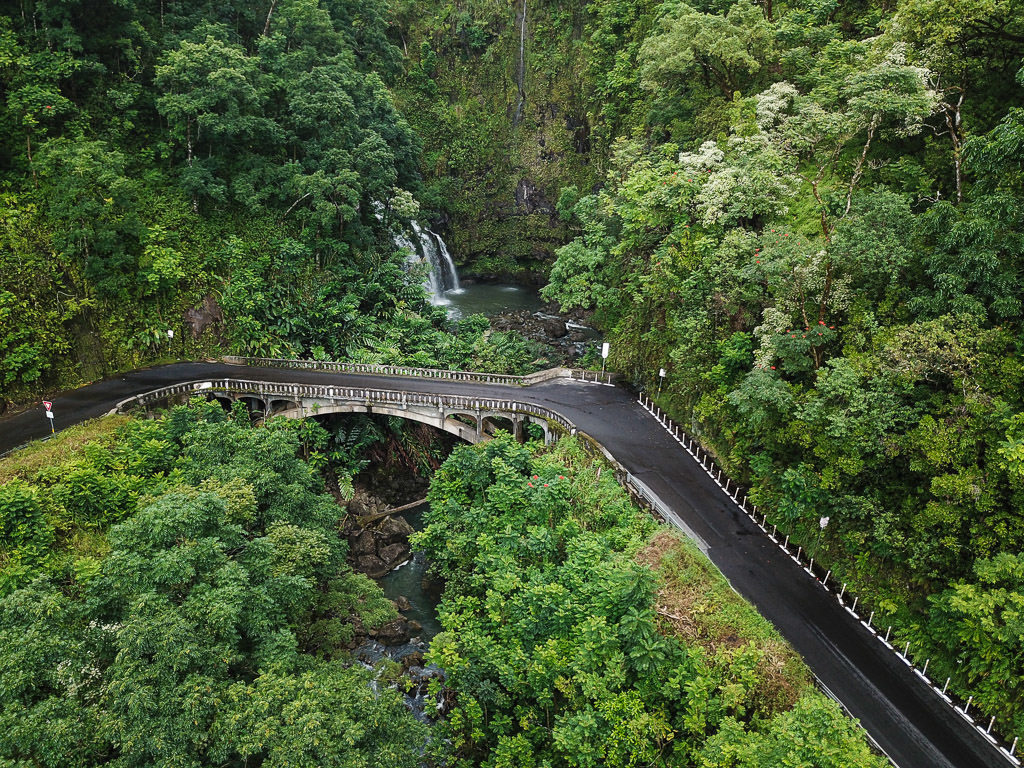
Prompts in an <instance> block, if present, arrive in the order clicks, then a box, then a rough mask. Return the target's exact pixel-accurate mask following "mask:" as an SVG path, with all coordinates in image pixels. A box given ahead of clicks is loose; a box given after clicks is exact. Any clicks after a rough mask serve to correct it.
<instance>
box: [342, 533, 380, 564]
mask: <svg viewBox="0 0 1024 768" xmlns="http://www.w3.org/2000/svg"><path fill="white" fill-rule="evenodd" d="M348 542H349V546H350V547H351V548H352V554H353V555H354V556H355V557H356V558H358V557H359V556H360V555H372V554H374V553H376V551H377V540H376V537H374V535H373V532H372V531H360V532H359V533H357V534H355V535H354V536H349V537H348Z"/></svg>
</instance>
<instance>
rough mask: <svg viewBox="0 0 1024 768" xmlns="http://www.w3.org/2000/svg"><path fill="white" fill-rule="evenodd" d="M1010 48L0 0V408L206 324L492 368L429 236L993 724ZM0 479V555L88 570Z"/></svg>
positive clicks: (1016, 68)
mask: <svg viewBox="0 0 1024 768" xmlns="http://www.w3.org/2000/svg"><path fill="white" fill-rule="evenodd" d="M1022 64H1024V16H1022V15H1021V14H1020V10H1019V8H1018V7H1017V4H1016V3H1014V2H1012V0H852V1H851V2H843V1H841V0H688V2H681V1H680V0H665V1H662V0H589V1H587V2H584V1H582V0H581V2H579V3H570V4H566V3H561V2H553V1H552V0H515V2H513V3H511V4H509V3H497V2H494V1H493V0H459V2H456V3H450V4H441V3H433V2H427V0H392V2H390V3H389V4H385V2H384V0H358V1H357V0H266V1H265V2H263V3H259V4H257V3H253V2H249V1H248V0H224V1H223V2H218V3H213V2H198V3H187V2H181V0H160V2H149V3H144V2H131V1H130V0H89V2H85V0H67V1H66V2H60V3H54V2H44V1H43V0H20V1H19V2H18V3H14V2H11V1H10V0H8V2H0V93H2V104H0V126H2V128H3V130H2V132H0V407H3V405H4V404H5V402H6V401H7V400H17V399H25V398H28V397H30V396H32V395H37V394H38V393H39V392H40V391H41V390H43V389H44V388H46V387H53V386H57V385H71V384H75V383H80V382H82V381H85V380H89V379H91V378H95V377H96V376H98V375H101V374H104V373H107V372H110V371H113V370H118V369H123V368H127V367H133V366H137V365H140V364H143V363H146V362H151V361H154V360H158V359H164V358H171V357H196V356H200V355H203V354H208V353H211V352H215V351H235V352H242V353H251V354H266V355H302V356H309V357H334V358H347V359H354V360H360V361H381V362H404V363H411V364H419V365H432V364H437V365H452V366H459V367H473V368H484V369H491V370H497V369H520V370H522V369H524V368H525V367H526V366H527V365H528V364H529V362H530V361H531V360H532V358H533V357H534V355H533V354H532V353H531V352H530V350H529V349H528V348H527V347H526V346H525V345H524V344H523V343H522V342H521V341H520V340H518V339H516V338H514V337H511V336H506V335H502V334H491V333H489V331H488V328H487V323H486V321H484V320H483V319H481V318H474V319H470V320H468V321H466V322H464V323H463V324H462V327H461V328H459V329H457V332H456V333H455V334H454V335H453V334H450V333H448V332H447V330H448V322H447V320H446V318H445V316H444V314H443V312H442V311H441V310H440V309H437V308H433V307H431V306H430V305H429V304H428V303H427V302H426V300H425V297H424V292H423V290H422V288H421V286H420V284H419V280H418V277H417V276H416V275H412V276H408V275H407V274H406V272H405V270H404V269H403V257H402V256H401V255H400V254H396V253H395V248H394V244H393V237H394V235H395V234H396V232H397V231H398V230H399V229H400V228H401V227H402V226H404V225H405V223H406V222H408V221H409V220H410V219H413V218H416V217H421V218H423V219H425V220H427V219H429V220H431V221H434V222H435V223H437V224H447V225H448V226H449V228H450V229H449V230H448V233H449V234H450V235H451V237H450V240H451V241H452V242H453V243H454V244H455V246H456V247H455V250H456V253H457V255H458V257H459V258H461V259H462V260H464V261H466V262H467V266H468V267H469V269H470V270H472V271H475V272H478V273H481V274H497V273H510V274H517V275H530V276H533V277H540V276H542V275H545V276H546V273H547V271H548V269H549V267H550V285H549V287H548V288H547V289H546V294H545V295H546V296H547V297H548V298H550V299H552V300H555V301H558V302H559V303H561V304H562V305H563V306H564V307H577V306H578V307H587V308H593V309H594V310H595V311H596V315H595V318H596V322H597V323H598V324H599V325H600V326H601V327H602V328H603V329H604V330H605V331H606V332H607V334H608V338H609V340H610V341H611V344H612V359H611V364H612V366H613V367H616V368H618V369H619V370H621V371H624V372H626V373H627V375H628V376H629V377H630V378H632V379H633V380H634V381H635V382H637V383H640V384H644V383H647V384H649V383H650V382H651V381H652V380H653V378H654V376H655V375H656V373H657V371H658V369H659V368H660V367H665V368H666V369H667V372H668V378H667V380H666V382H665V386H664V388H663V390H662V393H661V402H662V405H663V406H664V407H666V408H667V409H668V410H669V411H670V412H671V413H673V414H674V415H675V416H676V417H677V418H678V419H679V420H680V421H681V422H683V423H685V424H688V425H689V427H690V429H691V431H692V432H694V433H695V434H697V435H699V436H700V438H701V440H702V441H703V442H704V443H705V445H707V446H708V447H709V448H711V449H712V450H713V451H714V452H716V453H717V455H718V456H719V458H720V460H721V461H722V462H723V463H724V464H725V465H726V466H727V467H728V468H729V469H730V470H731V472H732V473H733V474H734V476H736V477H737V478H739V479H741V480H743V482H744V483H745V484H746V485H748V486H750V487H751V489H752V492H751V495H752V498H754V499H755V500H756V501H757V503H758V504H759V505H760V506H761V508H762V509H763V510H765V511H767V512H768V513H769V514H770V515H771V519H772V521H773V522H777V523H778V524H779V526H780V528H781V529H782V530H783V531H785V532H786V533H789V534H791V535H792V536H793V538H794V540H795V541H797V542H799V543H801V544H803V545H804V546H808V547H812V548H813V549H814V553H815V555H816V557H817V559H818V560H819V562H824V563H826V564H827V566H828V567H831V568H832V569H833V571H834V573H836V574H837V576H838V578H840V579H842V580H844V581H848V582H850V584H851V588H852V589H854V590H856V591H857V593H858V594H859V595H860V596H861V599H862V601H863V602H864V603H866V604H868V605H870V607H871V608H872V609H874V610H875V611H876V613H877V617H878V618H877V619H876V620H877V621H883V622H892V623H893V624H894V625H896V627H897V632H898V633H899V634H900V636H901V637H906V638H907V639H910V640H912V641H913V643H914V647H915V648H916V649H918V650H917V653H918V655H920V656H922V657H931V659H932V662H931V668H930V669H931V672H932V673H933V674H934V675H935V676H936V677H940V678H941V677H943V676H945V675H947V674H949V675H952V676H953V679H954V681H955V682H954V686H953V687H954V689H955V690H956V691H957V692H959V693H961V694H963V695H964V696H965V697H966V696H967V695H972V696H973V697H974V701H975V702H976V704H977V705H979V706H980V707H981V709H982V710H983V711H985V712H987V713H989V714H993V715H996V716H997V717H998V718H999V721H1000V725H1001V726H1002V727H1003V728H1004V730H1005V731H1006V732H1007V733H1011V734H1015V733H1022V734H1024V661H1022V659H1024V629H1022V628H1021V623H1020V620H1019V616H1020V612H1021V608H1022V606H1024V596H1022V595H1024V556H1022V555H1021V552H1022V551H1024V514H1022V513H1024V399H1022V396H1021V394H1020V393H1021V391H1022V388H1021V385H1022V383H1024V381H1022V379H1024V370H1022V367H1021V365H1020V362H1019V356H1020V353H1021V352H1022V351H1024V345H1022V343H1021V330H1022V329H1021V311H1022V307H1021V301H1020V294H1021V288H1020V286H1021V267H1020V264H1021V257H1022V255H1024V238H1022V234H1021V232H1022V226H1024V206H1022V196H1024V106H1022V104H1024V74H1022V69H1021V67H1022ZM559 246H561V247H559ZM556 250H557V260H556V261H555V262H554V264H553V265H551V264H550V257H551V256H552V254H553V253H554V252H555V251H556ZM168 330H173V331H175V336H174V337H173V339H169V337H168V335H167V331H168ZM133 439H134V438H133ZM140 439H141V438H140ZM147 439H148V438H147ZM140 450H141V449H140ZM76 461H77V460H76ZM83 471H85V470H83ZM89 471H94V473H100V475H102V472H105V471H106V470H101V469H99V468H95V467H94V468H93V470H89ZM117 471H118V472H120V473H122V474H123V477H122V476H121V475H118V477H116V478H113V479H111V478H109V477H107V478H106V479H105V480H103V482H102V483H101V484H100V485H99V486H97V487H98V488H104V489H107V490H108V491H109V492H110V493H113V494H115V495H114V498H118V499H119V498H122V496H118V495H116V494H122V495H123V494H126V493H128V492H129V490H130V489H131V488H134V487H135V486H134V485H133V484H135V483H139V484H141V485H140V487H141V486H145V484H146V483H145V482H144V481H143V480H140V479H139V478H138V477H137V476H135V475H132V473H131V472H130V471H129V470H128V469H118V470H117ZM104 477H106V476H105V475H104ZM93 480H95V478H93V479H92V480H90V481H89V482H93ZM83 482H84V481H83ZM96 482H99V481H98V480H96ZM122 483H124V484H126V485H123V486H122ZM16 487H21V486H17V485H16ZM106 492H107V491H103V493H106ZM26 493H28V492H27V491H26ZM95 493H96V494H97V495H98V497H101V493H100V491H95ZM69 498H70V497H69ZM125 498H127V497H125ZM58 501H59V500H58ZM18 503H19V504H20V505H21V506H19V507H18V508H19V509H22V510H23V511H22V512H19V513H18V515H22V514H23V515H25V516H26V517H25V519H24V521H23V523H19V524H18V526H15V527H11V528H10V530H9V531H6V530H5V536H13V537H20V538H17V546H16V547H15V549H12V550H11V551H15V550H16V551H17V553H19V554H17V557H16V558H15V559H13V560H12V561H11V563H10V564H5V569H6V568H7V567H8V565H10V568H11V569H12V570H10V572H9V573H10V574H12V575H10V576H9V578H12V579H15V580H17V583H18V584H20V583H21V581H20V579H21V578H22V577H21V576H18V575H17V573H19V571H17V569H19V568H27V569H29V570H27V571H25V573H27V574H32V573H37V572H38V573H43V574H45V575H46V577H47V578H56V577H57V575H58V574H64V576H63V578H72V577H71V576H69V575H68V573H69V572H68V570H67V569H68V568H72V572H73V566H74V564H75V563H76V562H78V561H79V560H82V562H83V563H84V564H85V565H84V566H81V567H84V568H85V569H86V571H88V569H89V568H91V567H93V565H90V563H91V560H89V558H90V557H93V558H96V559H97V561H99V560H102V557H101V555H102V551H103V547H105V546H107V545H106V544H103V541H102V537H97V535H95V534H94V527H90V526H92V525H93V524H92V523H90V524H88V525H85V526H84V527H80V528H79V527H75V526H76V525H77V523H75V522H74V521H75V520H76V519H77V518H76V517H74V516H75V515H80V516H84V517H82V518H81V519H82V520H86V521H88V520H89V519H91V518H90V517H89V515H95V514H99V513H97V512H95V510H93V511H91V512H90V511H89V510H90V509H91V508H88V507H86V508H84V510H83V511H74V512H68V514H69V515H71V516H72V517H69V518H68V519H67V520H58V519H56V518H52V517H50V518H48V519H50V520H52V521H53V526H52V527H51V528H47V527H46V526H45V525H44V526H42V527H38V526H36V524H35V523H34V522H32V521H38V520H39V519H41V518H39V514H41V513H40V512H39V511H38V510H35V511H33V509H34V508H33V506H32V504H30V503H28V502H25V503H24V504H22V502H18ZM55 503H56V502H55ZM60 503H63V502H60ZM72 506H74V503H73V504H72ZM48 514H49V513H48ZM102 514H103V515H105V514H106V513H105V512H104V513H102ZM115 517H116V514H115ZM823 517H828V518H829V520H830V522H829V524H828V527H827V528H826V529H825V530H824V532H823V533H822V534H821V535H820V537H819V536H818V526H819V520H820V519H822V518H823ZM12 519H13V518H12ZM19 519H20V518H19ZM109 522H110V523H113V522H116V520H114V519H112V520H110V521H109ZM5 525H6V523H5ZM68 526H70V527H68ZM37 528H38V530H37ZM47 531H49V532H47ZM68 536H72V537H73V538H75V540H76V541H78V542H80V544H81V546H83V547H84V548H85V549H83V550H82V551H83V552H84V553H89V552H92V551H93V548H99V549H97V550H96V552H94V553H93V554H91V555H87V554H83V555H82V557H77V556H75V557H72V556H71V555H69V554H68V552H69V551H74V547H73V546H72V545H71V544H69V543H68V540H67V538H66V537H68ZM12 541H13V539H12ZM6 546H8V545H5V547H6ZM75 546H77V545H75ZM6 551H7V550H6V549H5V552H6ZM62 553H63V554H62ZM5 573H7V571H6V570H5ZM83 573H84V571H83ZM5 578H7V577H5ZM75 578H77V577H75ZM12 583H13V582H12ZM76 610H77V609H76ZM75 615H78V614H75ZM83 615H84V614H83ZM83 620H84V619H83ZM19 695H20V694H19ZM54 706H56V705H54ZM474 717H475V715H474ZM501 727H504V726H501ZM495 734H499V731H493V733H492V732H490V731H487V732H481V734H479V735H477V734H472V739H471V740H470V741H467V742H466V743H467V744H472V745H475V746H474V747H473V748H474V749H480V750H484V749H487V748H489V747H486V746H484V745H487V744H491V743H495V744H496V743H497V741H496V740H495V739H496V738H497V736H496V735H495ZM499 735H500V734H499ZM523 737H524V738H526V736H525V734H523ZM489 740H491V741H489ZM530 749H531V750H532V749H538V750H539V751H540V753H543V754H548V752H545V750H547V749H549V747H547V746H544V745H538V744H533V743H531V746H530ZM551 749H554V747H551ZM467 754H468V753H467ZM474 754H476V753H474ZM481 754H482V752H481Z"/></svg>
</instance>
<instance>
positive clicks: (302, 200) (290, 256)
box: [0, 0, 534, 406]
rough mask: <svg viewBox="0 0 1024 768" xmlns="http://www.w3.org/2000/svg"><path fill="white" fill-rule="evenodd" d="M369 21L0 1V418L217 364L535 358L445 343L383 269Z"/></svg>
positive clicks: (392, 113) (398, 269) (389, 121)
mask: <svg viewBox="0 0 1024 768" xmlns="http://www.w3.org/2000/svg"><path fill="white" fill-rule="evenodd" d="M384 14H385V7H384V4H383V3H382V2H378V1H377V0H372V1H371V2H364V1H363V0H360V1H359V2H349V1H348V0H338V1H337V2H335V1H334V0H331V2H317V1H316V0H284V1H283V2H272V3H270V4H269V5H268V4H266V3H251V2H243V1H242V0H239V2H231V3H184V2H166V1H163V0H162V1H161V2H160V3H138V4H136V3H122V2H114V1H113V0H109V1H108V0H102V1H101V2H98V3H97V2H91V1H90V2H62V3H49V2H32V1H29V2H18V3H0V92H2V94H3V102H2V105H0V129H2V130H0V406H2V403H3V401H4V400H5V399H13V398H17V397H24V396H26V395H28V394H31V393H33V392H38V391H39V390H40V389H41V388H43V387H44V386H48V385H55V384H56V385H72V384H77V383H81V382H83V381H88V380H89V379H91V378H95V377H98V376H100V375H102V374H105V373H109V372H110V371H112V370H121V369H124V368H129V367H136V366H138V365H140V364H141V363H144V362H148V361H152V360H154V359H160V358H174V357H196V356H199V355H202V354H207V353H210V352H213V351H219V350H230V351H233V352H236V353H241V354H253V355H266V356H284V357H288V356H296V355H300V356H309V357H320V358H333V359H339V358H345V359H354V360H361V361H365V362H396V363H404V364H413V365H441V366H447V365H451V366H459V367H472V368H488V369H492V370H495V369H519V370H522V369H523V367H524V363H526V362H529V361H530V360H532V359H533V357H534V355H532V354H531V353H530V352H529V351H528V350H527V349H526V348H525V346H524V344H523V343H522V341H521V340H517V339H515V338H513V337H509V336H507V335H503V334H496V335H495V336H494V337H493V338H489V339H488V338H485V334H486V332H487V330H488V327H487V324H486V323H483V324H482V325H481V323H479V322H475V321H470V322H467V323H465V324H464V327H463V328H461V329H459V330H458V332H457V333H456V334H455V335H453V334H450V333H447V332H446V331H447V330H448V321H447V318H446V315H445V313H444V311H443V310H442V309H439V308H435V307H431V306H430V305H429V304H428V303H427V302H426V300H425V294H424V291H423V290H422V287H421V285H420V280H421V277H422V276H421V275H416V274H413V275H411V276H409V275H407V274H406V271H405V269H404V268H403V266H404V256H403V255H401V254H396V251H397V249H396V247H395V245H394V240H393V238H394V236H395V234H396V233H397V232H398V231H399V230H400V229H401V227H403V226H405V225H407V224H408V222H409V220H410V219H412V218H415V217H416V216H417V215H418V211H419V205H418V203H417V202H416V199H415V197H414V194H415V193H416V192H417V191H418V190H419V189H420V182H419V171H418V162H419V156H420V144H419V140H418V138H417V137H416V135H415V134H414V133H413V131H412V130H411V129H410V127H409V125H408V123H407V121H406V120H405V119H404V118H403V117H402V116H401V115H400V114H399V113H398V112H397V111H396V109H395V106H394V104H393V100H392V96H391V93H390V91H389V88H388V83H389V82H392V81H393V80H394V79H395V78H396V77H397V76H398V74H399V73H400V71H401V68H402V67H401V54H400V51H399V49H398V48H397V47H395V46H394V45H393V44H392V43H391V42H390V41H389V39H388V38H387V36H386V30H387V23H386V21H385V19H384ZM168 330H170V331H173V332H174V336H173V338H170V337H169V336H168V333H167V331H168Z"/></svg>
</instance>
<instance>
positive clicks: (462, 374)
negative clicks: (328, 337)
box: [224, 356, 612, 387]
mask: <svg viewBox="0 0 1024 768" xmlns="http://www.w3.org/2000/svg"><path fill="white" fill-rule="evenodd" d="M224 362H226V363H228V364H230V365H247V366H251V367H256V368H285V369H288V370H301V371H334V372H336V373H355V374H365V375H371V376H396V377H413V378H418V379H439V380H443V381H471V382H476V383H478V384H503V385H506V386H512V387H528V386H531V385H532V384H540V383H541V382H544V381H551V380H552V379H574V380H576V381H592V382H597V383H599V384H611V383H612V374H611V373H607V372H604V373H602V372H599V371H587V370H584V369H582V368H550V369H548V370H546V371H538V372H537V373H532V374H530V375H528V376H513V375H510V374H504V373H482V372H480V371H452V370H448V369H445V368H415V367H413V366H408V365H378V364H375V363H347V362H342V361H338V360H291V359H287V358H277V357H239V356H228V357H225V358H224Z"/></svg>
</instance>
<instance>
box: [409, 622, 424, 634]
mask: <svg viewBox="0 0 1024 768" xmlns="http://www.w3.org/2000/svg"><path fill="white" fill-rule="evenodd" d="M422 631H423V625H422V624H420V623H419V622H418V621H416V619H409V632H410V633H411V634H414V635H418V634H419V633H420V632H422Z"/></svg>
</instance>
